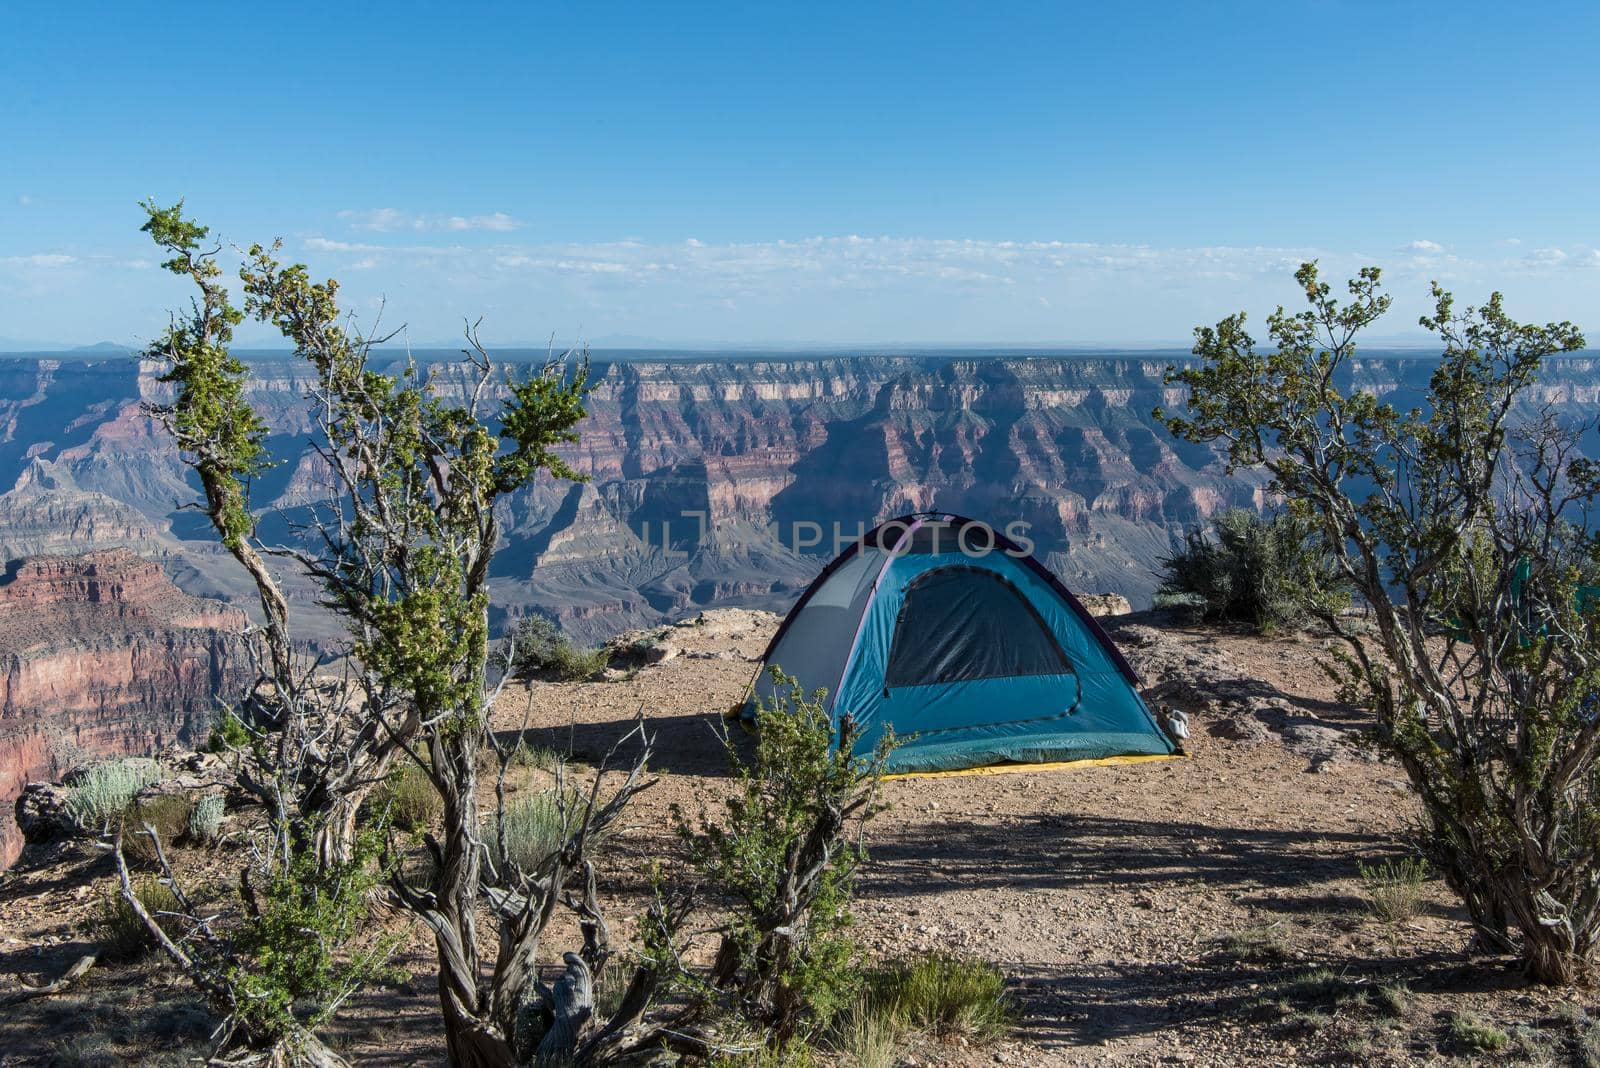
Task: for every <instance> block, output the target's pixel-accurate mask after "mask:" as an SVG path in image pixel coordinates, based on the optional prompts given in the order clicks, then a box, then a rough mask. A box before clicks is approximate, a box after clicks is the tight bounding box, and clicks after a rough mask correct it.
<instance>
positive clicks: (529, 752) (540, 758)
mask: <svg viewBox="0 0 1600 1068" xmlns="http://www.w3.org/2000/svg"><path fill="white" fill-rule="evenodd" d="M510 760H511V766H512V767H516V768H528V769H529V770H532V771H549V770H550V769H551V768H553V767H555V766H556V764H557V763H559V762H560V760H561V758H560V756H558V755H557V754H556V751H555V750H554V749H551V748H550V747H549V746H547V745H534V744H532V743H531V742H528V741H526V740H524V741H520V742H518V743H517V747H516V748H515V749H513V750H512V751H511V757H510Z"/></svg>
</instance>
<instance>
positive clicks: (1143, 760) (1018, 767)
mask: <svg viewBox="0 0 1600 1068" xmlns="http://www.w3.org/2000/svg"><path fill="white" fill-rule="evenodd" d="M1182 759H1184V757H1183V754H1181V753H1173V754H1170V755H1167V754H1161V753H1154V754H1150V755H1141V756H1112V757H1096V758H1095V759H1093V760H1057V761H1053V762H1050V763H1047V764H991V765H990V766H988V767H985V768H961V769H960V770H958V771H904V772H901V773H900V774H898V775H885V776H884V778H886V779H942V778H949V777H953V776H956V775H1015V774H1018V773H1021V772H1028V771H1069V770H1071V769H1073V768H1092V767H1102V766H1105V765H1110V764H1147V763H1149V762H1150V761H1152V760H1182Z"/></svg>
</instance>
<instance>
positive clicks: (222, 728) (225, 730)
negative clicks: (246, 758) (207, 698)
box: [206, 708, 250, 753]
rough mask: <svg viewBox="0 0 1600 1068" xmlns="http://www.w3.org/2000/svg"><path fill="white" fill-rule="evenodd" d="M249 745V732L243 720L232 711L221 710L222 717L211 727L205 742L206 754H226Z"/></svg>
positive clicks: (227, 709)
mask: <svg viewBox="0 0 1600 1068" xmlns="http://www.w3.org/2000/svg"><path fill="white" fill-rule="evenodd" d="M249 744H250V731H249V730H248V729H247V728H246V727H245V725H244V720H242V719H240V718H239V716H238V714H237V713H235V712H234V710H233V709H231V708H225V709H223V710H222V715H221V716H219V717H217V721H216V722H215V723H213V724H212V725H211V736H210V738H208V739H207V740H206V750H207V752H211V753H226V752H228V751H229V750H230V749H242V748H243V747H244V746H246V745H249Z"/></svg>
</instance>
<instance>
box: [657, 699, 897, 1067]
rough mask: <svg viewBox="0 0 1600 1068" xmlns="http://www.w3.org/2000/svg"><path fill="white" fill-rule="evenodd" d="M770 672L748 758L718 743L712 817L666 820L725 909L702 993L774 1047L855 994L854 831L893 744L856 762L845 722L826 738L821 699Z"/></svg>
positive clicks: (871, 802) (850, 724) (826, 1018)
mask: <svg viewBox="0 0 1600 1068" xmlns="http://www.w3.org/2000/svg"><path fill="white" fill-rule="evenodd" d="M769 670H770V671H771V675H772V679H773V683H774V696H773V698H772V699H771V700H765V699H763V700H760V701H758V702H757V705H756V715H755V726H756V744H755V750H754V756H753V759H752V760H746V759H745V758H744V757H743V756H741V755H740V753H739V751H738V750H737V748H736V747H735V746H733V745H732V744H729V745H728V758H729V763H730V764H731V772H732V778H733V783H734V785H733V790H732V793H731V796H729V797H726V798H724V799H722V814H721V817H720V818H713V817H712V816H710V815H709V814H708V813H706V812H704V811H702V813H701V814H700V818H699V820H698V821H697V822H695V823H691V822H690V821H689V820H688V819H686V818H685V816H684V813H683V812H682V810H681V808H679V806H677V805H674V806H673V815H674V819H675V821H676V823H677V829H678V834H679V836H680V837H681V838H682V840H683V841H684V843H685V845H686V846H687V847H688V849H689V855H690V860H691V864H692V865H693V867H694V869H695V871H696V873H697V874H698V875H699V876H700V877H701V878H702V879H703V880H704V881H705V882H706V883H707V884H709V886H710V887H711V888H713V890H714V891H715V892H716V893H718V894H719V895H720V896H722V897H724V898H725V899H727V900H728V901H729V902H730V903H731V906H732V907H731V918H730V920H729V922H728V923H727V924H726V925H725V926H724V927H723V929H722V931H721V945H720V948H719V950H718V953H717V964H716V965H715V966H714V968H713V971H712V975H711V985H712V986H714V987H716V988H719V989H721V990H724V991H728V992H731V993H734V994H736V996H737V999H738V1001H739V1003H741V1005H742V1006H743V1007H744V1011H745V1012H746V1013H747V1014H748V1015H749V1016H750V1017H751V1018H753V1019H759V1020H761V1021H762V1022H763V1024H764V1025H765V1026H764V1029H765V1030H766V1033H767V1035H768V1037H769V1044H772V1045H773V1046H774V1047H775V1048H776V1047H777V1046H778V1045H781V1044H782V1043H785V1042H788V1041H789V1039H790V1038H791V1037H793V1036H796V1035H805V1036H809V1035H815V1034H817V1033H818V1032H820V1031H821V1030H822V1029H824V1028H826V1027H827V1026H828V1025H829V1024H830V1023H831V1022H832V1021H833V1019H834V1017H835V1016H836V1015H837V1014H838V1013H840V1012H841V1011H843V1010H844V1009H845V1008H846V1007H847V1006H849V1005H850V1004H852V1003H853V1002H854V1001H855V1000H856V999H857V997H858V996H859V994H860V991H861V987H862V983H863V980H864V976H863V974H862V971H861V967H860V964H859V953H858V952H857V947H856V944H855V941H854V940H853V939H852V938H851V937H850V928H851V926H852V925H853V923H854V919H853V917H852V915H851V912H850V902H851V897H852V895H853V892H854V887H855V875H856V871H857V869H858V867H859V865H860V863H861V862H862V860H863V858H864V852H863V850H862V847H861V845H860V835H859V827H860V824H861V822H863V821H865V820H866V819H867V818H869V817H870V815H871V814H872V812H873V810H874V807H875V798H876V795H877V784H878V781H879V779H880V778H881V776H882V773H883V765H884V761H885V760H886V759H887V757H888V754H889V752H890V750H891V748H892V747H893V745H894V738H893V735H892V732H886V733H885V734H884V736H883V738H882V740H881V741H880V743H879V744H878V746H877V747H876V748H875V750H874V751H873V753H872V755H871V756H870V757H860V756H856V755H855V753H854V749H855V743H856V739H857V737H858V736H859V735H858V733H857V727H856V725H855V723H854V721H853V720H851V719H850V718H849V717H845V718H844V719H843V720H841V721H840V722H839V724H838V725H837V732H836V730H835V725H834V724H833V722H832V720H831V717H830V716H829V714H828V712H827V710H826V709H825V708H824V707H823V697H824V694H823V693H822V691H820V690H819V691H816V692H814V693H810V694H808V693H806V692H805V691H804V690H803V689H802V688H801V687H800V685H799V684H798V683H797V682H796V681H795V679H794V678H792V677H790V676H787V675H784V674H783V673H782V672H781V671H779V670H778V669H776V668H772V669H769ZM852 825H854V826H856V827H857V828H858V830H857V833H856V834H855V835H853V836H852V835H851V834H850V833H849V832H850V828H851V827H852Z"/></svg>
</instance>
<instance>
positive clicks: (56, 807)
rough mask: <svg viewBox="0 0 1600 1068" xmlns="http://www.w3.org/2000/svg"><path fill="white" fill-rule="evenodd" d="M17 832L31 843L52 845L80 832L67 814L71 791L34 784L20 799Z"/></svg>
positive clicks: (62, 787) (27, 787) (26, 788)
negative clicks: (49, 843)
mask: <svg viewBox="0 0 1600 1068" xmlns="http://www.w3.org/2000/svg"><path fill="white" fill-rule="evenodd" d="M16 815H17V829H18V830H19V831H21V832H22V837H23V838H24V839H25V840H27V841H29V842H48V841H50V840H51V839H53V838H61V837H66V836H69V835H71V834H73V833H74V832H75V831H76V827H75V826H74V825H73V822H72V817H71V816H70V815H69V814H68V812H67V789H66V787H64V786H57V785H55V784H54V783H49V782H30V783H29V784H28V785H26V786H24V787H23V788H22V794H21V796H20V797H18V798H17V807H16Z"/></svg>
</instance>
